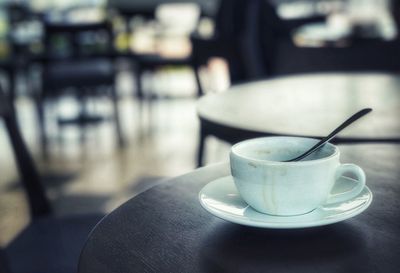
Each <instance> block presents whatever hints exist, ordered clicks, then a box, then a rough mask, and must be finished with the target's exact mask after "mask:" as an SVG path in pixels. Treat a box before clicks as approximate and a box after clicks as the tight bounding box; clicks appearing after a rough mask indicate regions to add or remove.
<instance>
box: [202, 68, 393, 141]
mask: <svg viewBox="0 0 400 273" xmlns="http://www.w3.org/2000/svg"><path fill="white" fill-rule="evenodd" d="M366 107H371V108H373V110H374V111H373V112H372V113H371V114H370V115H368V116H367V117H365V118H364V119H362V120H360V121H358V122H357V123H355V124H353V125H352V126H351V127H349V128H347V129H346V130H344V131H342V132H341V133H340V134H339V136H338V137H339V138H342V139H346V138H359V139H390V140H396V141H399V140H400V121H399V116H400V77H399V76H396V75H390V74H372V73H366V74H364V73H350V74H310V75H302V76H293V77H282V78H276V79H273V80H265V81H258V82H251V83H247V84H242V85H237V86H233V87H232V88H231V89H230V90H228V91H226V92H224V93H219V94H211V95H207V96H205V97H203V98H201V99H200V100H199V102H198V105H197V110H198V114H199V116H200V118H201V119H204V120H207V121H208V122H211V123H213V124H216V125H223V126H229V127H233V128H237V129H245V130H250V131H256V132H261V133H266V134H283V135H301V136H312V137H322V136H324V135H326V134H327V133H329V132H330V131H331V130H332V129H334V128H336V127H337V125H338V124H340V123H341V122H342V121H344V120H345V119H346V118H347V117H349V116H350V115H351V114H354V113H355V112H356V111H358V110H360V109H362V108H366Z"/></svg>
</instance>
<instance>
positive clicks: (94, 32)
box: [36, 22, 124, 147]
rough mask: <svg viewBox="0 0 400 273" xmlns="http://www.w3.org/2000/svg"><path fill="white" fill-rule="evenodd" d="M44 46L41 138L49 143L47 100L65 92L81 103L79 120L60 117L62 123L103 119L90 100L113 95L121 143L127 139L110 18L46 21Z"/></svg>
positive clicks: (44, 142) (118, 136)
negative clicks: (91, 107) (93, 111)
mask: <svg viewBox="0 0 400 273" xmlns="http://www.w3.org/2000/svg"><path fill="white" fill-rule="evenodd" d="M44 32H45V34H44V50H45V53H44V54H43V56H40V57H39V58H38V59H39V62H40V63H41V65H42V73H41V75H42V76H41V82H42V86H41V90H39V91H38V94H37V99H36V101H37V111H38V115H39V120H40V130H41V140H42V144H43V147H46V146H47V134H46V124H45V104H46V103H47V102H48V101H54V100H56V99H58V98H60V97H61V96H62V95H65V94H72V95H74V96H75V97H76V98H77V100H78V102H79V103H80V105H81V113H80V114H79V115H78V117H77V118H76V119H75V120H59V125H62V124H65V123H71V122H75V123H78V124H79V125H86V124H88V123H94V122H99V121H101V120H102V118H101V117H98V116H93V115H91V114H90V113H89V110H88V109H87V101H88V100H89V98H93V97H95V96H100V95H103V96H104V95H105V96H108V97H110V98H111V101H112V105H113V119H114V123H115V127H116V133H117V138H118V144H119V145H120V146H122V145H123V144H124V139H123V135H122V129H121V125H120V120H119V113H118V102H117V100H118V99H117V94H116V90H115V77H116V71H115V66H114V53H113V35H112V30H111V26H110V24H109V23H108V22H93V23H67V22H65V23H64V22H62V23H48V22H45V23H44Z"/></svg>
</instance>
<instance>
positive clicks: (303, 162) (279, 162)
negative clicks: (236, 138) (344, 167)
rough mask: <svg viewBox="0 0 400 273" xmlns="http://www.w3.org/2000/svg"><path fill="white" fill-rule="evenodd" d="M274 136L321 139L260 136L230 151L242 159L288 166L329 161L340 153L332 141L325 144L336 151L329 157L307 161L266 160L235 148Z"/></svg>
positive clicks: (243, 142)
mask: <svg viewBox="0 0 400 273" xmlns="http://www.w3.org/2000/svg"><path fill="white" fill-rule="evenodd" d="M272 138H275V139H302V140H304V139H313V140H319V139H317V138H312V137H292V136H270V137H258V138H252V139H247V140H244V141H240V142H238V143H236V144H234V145H233V146H232V147H231V150H230V153H231V154H233V155H235V156H237V157H239V158H242V159H245V160H248V161H253V162H257V163H267V164H269V165H286V166H290V165H309V164H315V163H322V162H325V161H328V160H330V159H332V158H334V157H337V156H338V155H339V154H340V152H339V148H338V147H337V146H336V145H333V144H332V143H330V142H327V143H325V145H329V146H331V147H332V148H333V149H334V152H333V153H332V154H331V155H329V156H327V157H323V158H319V159H312V160H306V161H293V162H284V161H273V160H266V159H257V158H252V157H248V156H244V155H242V154H239V153H238V152H237V151H235V149H236V148H237V147H238V146H241V145H244V144H246V143H248V142H253V141H260V140H263V139H272Z"/></svg>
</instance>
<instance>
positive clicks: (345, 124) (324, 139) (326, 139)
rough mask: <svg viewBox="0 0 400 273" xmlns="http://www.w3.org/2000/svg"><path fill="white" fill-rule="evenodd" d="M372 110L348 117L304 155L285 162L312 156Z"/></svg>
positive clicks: (365, 109) (368, 109) (366, 109)
mask: <svg viewBox="0 0 400 273" xmlns="http://www.w3.org/2000/svg"><path fill="white" fill-rule="evenodd" d="M371 111H372V109H371V108H364V109H362V110H360V111H358V112H357V113H355V114H354V115H352V116H351V117H349V118H348V119H347V120H346V121H345V122H343V123H342V124H341V125H340V126H339V127H337V128H336V129H335V130H333V132H332V133H330V134H329V135H328V136H326V137H324V138H323V139H321V140H320V141H319V142H318V143H317V144H315V145H314V146H313V147H312V148H311V149H310V150H308V151H307V152H305V153H304V154H302V155H300V156H298V157H296V158H293V159H290V160H287V161H285V162H293V161H299V160H301V159H303V158H305V157H306V156H308V155H310V154H312V153H313V152H315V151H316V150H317V149H319V148H320V147H321V146H322V145H324V144H325V143H326V142H328V141H330V140H331V139H332V138H334V137H335V136H336V135H337V134H338V133H339V132H340V131H342V130H343V129H344V128H346V127H347V126H349V125H350V124H352V123H353V122H354V121H356V120H358V119H359V118H361V117H363V116H365V115H366V114H368V113H369V112H371Z"/></svg>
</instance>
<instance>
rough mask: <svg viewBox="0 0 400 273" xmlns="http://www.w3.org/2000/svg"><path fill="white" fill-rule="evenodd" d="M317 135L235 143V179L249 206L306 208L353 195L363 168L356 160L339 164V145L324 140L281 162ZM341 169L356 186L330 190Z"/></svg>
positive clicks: (275, 211)
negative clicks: (310, 151)
mask: <svg viewBox="0 0 400 273" xmlns="http://www.w3.org/2000/svg"><path fill="white" fill-rule="evenodd" d="M317 142H318V140H317V139H312V138H300V137H265V138H256V139H250V140H246V141H243V142H240V143H238V144H236V145H234V146H233V147H232V149H231V152H230V164H231V173H232V176H233V178H234V181H235V185H236V187H237V189H238V191H239V193H240V195H241V197H242V198H243V199H244V201H246V202H247V203H248V204H249V205H250V206H251V207H253V208H254V209H256V210H257V211H259V212H262V213H267V214H271V215H281V216H290V215H299V214H304V213H308V212H310V211H312V210H314V209H315V208H317V207H318V206H320V205H322V204H324V203H326V202H327V200H328V199H329V202H330V203H335V202H344V201H346V200H349V199H352V198H353V197H355V196H357V195H358V194H359V193H360V192H361V191H362V189H363V188H364V186H365V174H364V171H363V170H362V169H361V168H360V167H359V166H357V165H354V164H340V162H339V155H340V152H339V148H338V147H336V146H334V145H332V144H330V143H327V144H325V145H324V146H323V147H322V148H321V149H319V150H318V151H316V152H314V153H313V154H311V155H310V156H308V157H307V158H305V159H303V161H297V162H282V161H285V160H289V159H291V158H295V157H296V156H298V155H300V154H302V153H303V152H305V151H306V150H308V149H309V148H310V147H312V146H313V145H314V144H315V143H317ZM344 174H348V175H350V176H351V177H355V178H356V179H355V180H354V187H353V188H352V189H351V190H349V191H346V192H342V193H335V195H332V194H331V190H332V188H333V186H334V184H335V182H336V181H337V180H338V179H339V178H340V177H341V176H343V175H344Z"/></svg>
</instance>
